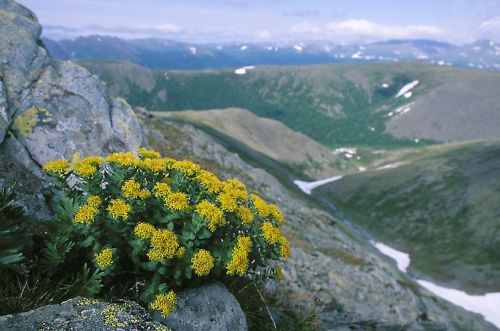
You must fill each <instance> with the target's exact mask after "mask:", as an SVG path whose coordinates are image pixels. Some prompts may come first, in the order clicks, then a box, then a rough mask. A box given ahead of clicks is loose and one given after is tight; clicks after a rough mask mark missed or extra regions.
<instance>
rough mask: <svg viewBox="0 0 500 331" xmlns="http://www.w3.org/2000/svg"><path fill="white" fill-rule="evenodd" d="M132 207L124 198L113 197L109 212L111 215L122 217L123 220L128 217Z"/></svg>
mask: <svg viewBox="0 0 500 331" xmlns="http://www.w3.org/2000/svg"><path fill="white" fill-rule="evenodd" d="M131 209H132V208H131V207H130V205H129V204H127V203H126V202H125V201H123V200H122V199H113V200H111V203H110V204H109V206H108V212H109V213H110V214H111V216H113V217H115V218H118V217H121V218H122V219H123V220H126V219H127V218H128V214H129V212H130V210H131Z"/></svg>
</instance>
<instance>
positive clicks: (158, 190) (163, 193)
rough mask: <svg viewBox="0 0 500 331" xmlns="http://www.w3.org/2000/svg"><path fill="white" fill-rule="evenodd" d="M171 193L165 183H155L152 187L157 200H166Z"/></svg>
mask: <svg viewBox="0 0 500 331" xmlns="http://www.w3.org/2000/svg"><path fill="white" fill-rule="evenodd" d="M170 193H172V189H171V188H170V186H169V185H168V184H166V183H156V184H155V187H154V196H155V197H157V198H166V197H167V195H169V194H170Z"/></svg>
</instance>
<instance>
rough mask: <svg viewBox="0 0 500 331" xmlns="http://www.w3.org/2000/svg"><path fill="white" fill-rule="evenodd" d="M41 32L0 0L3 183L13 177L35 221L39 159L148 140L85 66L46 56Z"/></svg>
mask: <svg viewBox="0 0 500 331" xmlns="http://www.w3.org/2000/svg"><path fill="white" fill-rule="evenodd" d="M40 33H41V27H40V24H38V22H37V19H36V16H35V15H34V14H33V13H32V12H31V11H29V10H28V9H26V8H24V7H23V6H21V5H19V4H17V3H15V2H14V1H11V0H0V156H1V157H0V185H9V184H11V183H12V182H14V181H15V182H17V187H18V191H20V192H22V193H25V196H24V200H25V201H24V202H25V203H24V205H25V206H29V208H28V212H29V214H31V215H32V216H35V217H37V218H43V216H44V214H45V215H46V209H45V208H46V207H45V203H44V198H43V195H42V194H43V191H44V188H45V187H46V178H45V177H44V175H43V173H42V172H41V170H40V167H41V166H42V165H43V164H44V163H46V162H47V161H49V160H53V159H58V158H66V159H71V157H72V155H73V154H74V153H75V152H79V153H80V154H81V155H82V156H86V155H91V154H92V155H99V154H106V153H109V152H113V151H119V150H135V149H137V148H138V147H139V146H140V145H143V144H144V143H145V142H144V140H143V134H142V131H141V127H140V125H139V122H138V121H137V118H136V117H135V115H134V113H133V111H132V110H131V109H130V107H129V106H128V104H127V103H126V102H125V101H124V100H123V99H111V98H110V97H109V96H108V94H107V92H106V88H105V86H104V85H103V84H102V83H101V82H100V81H99V79H98V78H97V77H96V76H94V75H92V74H90V73H89V72H88V71H87V70H86V69H84V68H82V67H80V66H78V65H76V64H74V63H71V62H64V61H57V60H54V59H51V58H50V57H49V55H48V54H47V50H46V49H45V47H44V46H43V44H42V43H41V41H40Z"/></svg>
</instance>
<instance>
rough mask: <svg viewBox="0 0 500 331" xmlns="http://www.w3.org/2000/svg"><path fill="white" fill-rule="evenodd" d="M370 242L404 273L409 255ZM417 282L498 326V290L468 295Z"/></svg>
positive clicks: (428, 283)
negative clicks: (393, 261) (392, 260)
mask: <svg viewBox="0 0 500 331" xmlns="http://www.w3.org/2000/svg"><path fill="white" fill-rule="evenodd" d="M372 244H373V245H374V246H375V247H376V248H377V249H378V250H379V251H380V252H381V253H382V254H384V255H386V256H389V257H390V258H392V259H394V260H395V261H396V264H397V266H398V269H399V270H401V271H402V272H404V273H406V272H407V270H408V267H409V265H410V263H411V259H410V255H409V254H407V253H404V252H400V251H398V250H395V249H394V248H391V247H389V246H387V245H384V244H382V243H377V242H373V241H372ZM415 280H416V281H417V283H418V284H419V285H420V286H422V287H423V288H426V289H427V290H429V291H430V292H432V293H434V294H435V295H437V296H438V297H441V298H443V299H445V300H448V301H449V302H451V303H453V304H455V305H457V306H460V307H462V308H464V309H466V310H468V311H471V312H474V313H477V314H480V315H482V316H483V317H484V319H485V320H486V321H488V322H490V323H493V324H494V325H495V326H496V327H498V328H500V314H498V311H499V309H500V292H493V293H486V294H484V295H470V294H467V293H466V292H464V291H460V290H456V289H452V288H447V287H443V286H439V285H436V284H434V283H432V282H429V281H427V280H422V279H415Z"/></svg>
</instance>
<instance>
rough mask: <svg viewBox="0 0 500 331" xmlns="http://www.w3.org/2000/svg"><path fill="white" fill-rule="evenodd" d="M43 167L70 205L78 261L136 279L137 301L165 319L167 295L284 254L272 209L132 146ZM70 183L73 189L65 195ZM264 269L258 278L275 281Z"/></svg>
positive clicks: (171, 297)
mask: <svg viewBox="0 0 500 331" xmlns="http://www.w3.org/2000/svg"><path fill="white" fill-rule="evenodd" d="M44 169H45V170H46V171H47V172H48V173H50V174H52V175H53V176H54V178H56V179H57V180H58V182H59V184H60V188H61V190H62V191H63V192H66V194H70V195H71V196H72V197H76V199H75V200H76V201H78V202H79V206H78V207H77V208H76V212H75V214H74V215H73V222H72V223H71V224H69V225H67V226H68V227H70V230H69V231H66V232H64V235H65V236H67V235H68V236H70V237H71V238H74V242H75V243H76V246H77V247H79V249H81V250H85V251H87V254H86V255H85V256H86V257H82V258H83V259H85V258H88V256H93V262H94V264H95V266H96V267H97V268H99V269H100V270H102V272H103V273H105V275H106V277H121V276H119V275H127V274H129V275H135V276H134V277H136V278H134V282H135V281H136V279H143V281H142V282H141V284H144V286H143V289H142V291H143V293H142V296H141V297H142V298H143V299H144V300H145V302H147V303H148V304H149V306H150V308H151V309H153V310H156V311H159V312H161V313H162V314H163V315H165V316H166V315H168V314H169V313H170V312H171V311H172V310H173V309H174V307H175V302H176V297H175V293H174V292H173V290H178V289H183V288H186V287H189V286H193V285H195V284H199V283H200V282H203V281H205V280H209V279H224V278H226V277H228V276H229V277H245V276H246V277H251V276H252V275H254V274H255V273H256V269H257V268H258V267H259V268H261V267H262V266H268V265H269V261H270V260H279V259H287V258H288V257H289V255H290V247H289V245H288V241H287V240H286V238H285V236H284V235H283V233H282V231H281V229H280V227H281V226H282V225H283V223H284V218H283V215H282V214H281V212H280V211H279V209H278V207H277V206H276V205H273V204H270V203H267V202H266V201H264V199H262V198H260V197H259V196H257V195H255V194H250V195H249V192H248V191H247V188H246V187H245V185H244V184H243V183H241V182H240V181H238V180H236V179H227V180H221V179H219V178H218V177H217V176H216V175H215V174H213V173H212V172H210V171H207V170H203V169H201V168H200V166H199V165H197V164H195V163H193V162H191V161H187V160H183V161H176V160H174V159H171V158H164V157H162V156H161V155H160V153H158V152H156V151H151V150H147V149H145V148H141V149H139V150H138V151H137V153H132V152H123V153H113V154H110V155H108V156H106V157H105V158H101V157H86V158H80V156H79V155H78V154H75V156H74V157H73V160H72V161H71V162H68V161H65V160H57V161H51V162H49V163H47V164H46V165H45V166H44ZM70 176H72V178H71V179H76V180H73V182H76V184H75V185H74V186H72V187H71V188H69V189H68V187H67V183H68V182H69V181H68V179H69V177H70ZM61 222H62V221H61ZM110 247H113V248H110ZM83 262H86V261H83ZM111 266H112V267H111ZM132 266H133V267H132ZM264 268H266V267H264ZM267 269H268V271H269V272H263V273H261V272H258V273H259V274H264V275H268V276H271V277H274V278H276V277H279V276H280V275H281V273H279V272H278V271H276V270H279V269H274V268H270V267H267Z"/></svg>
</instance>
